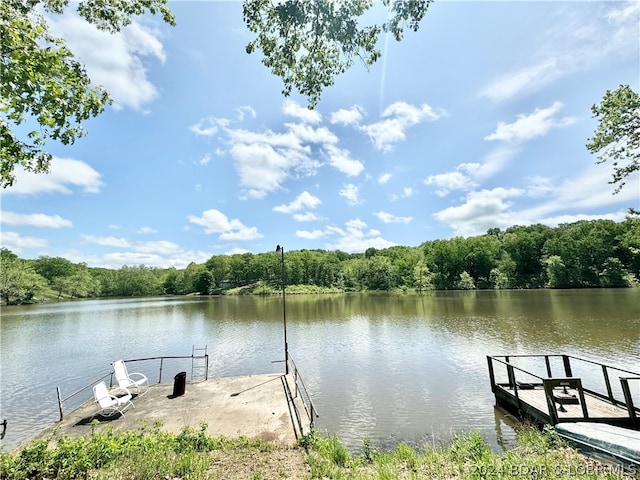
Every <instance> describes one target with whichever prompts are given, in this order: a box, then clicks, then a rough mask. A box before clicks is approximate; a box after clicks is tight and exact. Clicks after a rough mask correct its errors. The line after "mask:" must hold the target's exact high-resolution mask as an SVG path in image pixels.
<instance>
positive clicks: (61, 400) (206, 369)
mask: <svg viewBox="0 0 640 480" xmlns="http://www.w3.org/2000/svg"><path fill="white" fill-rule="evenodd" d="M197 358H203V359H204V361H205V367H204V372H205V373H204V379H205V380H207V379H208V378H209V355H207V354H205V355H173V356H162V357H147V358H134V359H130V360H124V362H125V364H127V363H134V362H148V361H153V360H159V361H160V366H159V373H158V382H157V383H162V371H163V368H164V361H165V360H171V359H192V360H193V359H197ZM107 377H109V387H112V386H113V370H111V371H110V372H109V373H106V374H104V375H102V376H101V377H99V378H97V379H95V380H93V381H91V382H90V383H88V384H87V385H85V386H83V387H81V388H79V389H78V390H76V391H74V392H73V393H70V394H69V395H67V396H66V397H64V398H63V397H62V393H61V390H60V387H56V396H57V399H58V411H59V412H60V420H59V421H62V419H63V418H64V408H63V406H64V403H65V402H67V401H69V400H71V399H72V398H75V397H76V396H78V395H79V394H81V393H82V392H85V391H86V390H88V389H92V388H93V386H94V385H95V384H97V383H99V382H102V381H105V379H106V378H107Z"/></svg>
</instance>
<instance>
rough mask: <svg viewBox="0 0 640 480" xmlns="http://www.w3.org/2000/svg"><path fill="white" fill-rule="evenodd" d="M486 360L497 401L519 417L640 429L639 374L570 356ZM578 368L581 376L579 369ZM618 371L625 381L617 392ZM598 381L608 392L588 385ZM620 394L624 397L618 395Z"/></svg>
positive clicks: (501, 357) (620, 384) (514, 357)
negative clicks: (613, 378)
mask: <svg viewBox="0 0 640 480" xmlns="http://www.w3.org/2000/svg"><path fill="white" fill-rule="evenodd" d="M487 363H488V366H489V377H490V380H491V391H492V392H493V394H494V395H495V398H496V404H497V405H499V406H501V407H503V408H505V409H507V410H509V411H511V412H513V413H515V414H517V415H518V416H520V418H524V417H526V418H528V419H531V420H533V421H534V422H536V423H538V424H542V425H544V424H551V425H556V424H558V423H562V422H585V421H586V422H594V423H608V424H611V425H616V426H619V427H625V428H631V429H636V430H639V429H640V410H639V409H638V408H637V407H635V406H634V396H635V400H636V402H637V403H639V404H640V389H639V388H638V385H640V374H638V373H635V372H631V371H628V370H622V369H620V368H616V367H613V366H610V365H605V364H602V363H598V362H594V361H591V360H585V359H582V358H578V357H573V356H570V355H503V356H487ZM552 367H554V368H555V369H556V370H558V371H559V372H558V373H559V374H556V375H554V372H552ZM578 370H580V372H581V375H575V374H574V371H576V372H577V371H578ZM560 372H561V373H560ZM583 373H584V375H582V374H583ZM614 374H615V375H617V376H618V378H619V381H620V383H619V388H617V389H616V390H615V393H614V387H616V385H612V383H611V377H612V376H613V375H614ZM498 377H499V378H498ZM634 382H635V383H634ZM597 383H599V384H600V385H603V386H604V389H602V390H606V391H597V390H595V389H594V388H587V387H586V386H585V384H586V385H594V384H597ZM630 384H631V385H632V386H633V388H631V387H630ZM620 393H622V396H623V398H622V399H621V398H616V394H617V395H618V396H620Z"/></svg>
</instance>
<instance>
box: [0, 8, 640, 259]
mask: <svg viewBox="0 0 640 480" xmlns="http://www.w3.org/2000/svg"><path fill="white" fill-rule="evenodd" d="M170 5H171V8H172V10H173V11H174V13H175V16H176V20H177V23H178V24H177V26H176V27H174V28H172V27H169V26H167V25H165V24H163V23H162V22H161V20H160V19H159V18H158V19H156V18H143V19H139V20H138V21H136V22H135V23H134V24H133V25H131V26H130V27H128V28H127V29H125V30H124V31H123V32H121V33H120V34H118V35H108V34H105V33H101V32H98V31H96V30H95V29H94V28H93V27H91V26H89V25H87V24H86V23H83V22H82V21H80V20H78V18H77V17H75V16H74V15H71V14H69V15H65V16H63V17H57V18H54V19H51V25H52V29H53V31H54V32H55V33H57V34H58V35H60V36H64V37H65V38H66V39H67V40H68V43H69V45H70V47H71V48H72V49H73V50H74V51H75V52H76V54H77V55H78V56H79V57H80V58H81V60H82V61H83V63H84V64H85V66H86V69H87V71H88V73H89V74H90V76H91V77H92V79H93V81H94V82H95V83H96V84H101V85H104V86H105V87H106V88H107V89H108V90H109V91H110V93H111V95H112V97H113V99H114V104H113V106H112V107H109V108H107V110H106V111H105V113H104V114H103V115H101V116H100V117H98V118H96V119H93V120H91V121H90V122H88V123H87V124H86V128H87V129H88V130H89V134H88V135H87V136H86V137H84V138H82V139H80V140H78V141H77V142H76V143H75V144H74V145H72V146H63V145H59V144H56V143H53V142H51V143H49V144H48V148H49V151H50V152H51V153H52V154H53V155H54V161H53V165H52V170H51V173H50V174H49V175H37V176H36V175H32V174H26V173H25V172H22V171H19V172H18V175H17V182H16V184H15V185H14V186H13V187H10V188H7V189H5V190H4V191H2V198H1V200H2V206H1V208H2V216H1V220H2V224H1V228H2V236H1V244H2V246H3V247H6V248H9V249H10V250H12V251H13V252H14V253H16V254H18V255H19V256H20V257H22V258H37V257H39V256H43V255H46V256H61V257H65V258H67V259H69V260H71V261H73V262H85V263H86V264H87V265H89V266H92V267H98V266H101V267H112V268H120V267H121V266H123V265H140V264H144V265H147V266H159V267H170V266H175V267H178V268H183V267H185V266H186V265H187V264H188V263H190V262H192V261H194V262H197V263H202V262H204V261H206V260H207V259H208V258H210V257H211V256H212V255H220V254H233V253H243V252H252V253H263V252H268V251H273V250H275V246H276V244H280V245H284V247H285V250H287V251H289V250H298V249H316V248H319V249H327V250H336V249H339V250H343V251H346V252H362V251H364V250H366V249H367V248H369V247H374V248H378V249H383V248H387V247H390V246H393V245H405V246H417V245H419V244H421V243H422V242H424V241H427V240H434V239H445V238H451V237H454V236H465V237H466V236H471V235H479V234H483V233H485V232H486V231H487V230H488V229H489V228H493V227H499V228H502V229H505V228H507V227H509V226H512V225H529V224H536V223H543V224H546V225H550V226H555V225H558V224H559V223H566V222H573V221H577V220H581V219H587V220H588V219H595V218H608V219H613V220H616V221H621V220H623V219H624V216H625V213H626V211H627V208H628V207H636V208H637V207H639V206H640V205H639V203H640V200H639V199H640V184H639V180H638V175H637V174H636V175H635V176H634V177H632V178H630V179H629V180H628V182H627V185H626V186H625V187H624V188H623V190H622V191H621V193H619V194H617V195H613V190H614V187H613V186H612V185H610V184H608V181H609V180H610V178H611V170H610V166H609V165H607V164H602V165H596V163H595V161H596V158H595V157H594V156H593V155H592V154H590V153H589V152H588V151H587V149H586V148H585V144H586V142H587V141H588V139H589V138H590V137H591V136H592V134H593V132H594V129H595V126H596V122H595V120H594V119H593V118H592V115H591V110H590V107H591V105H593V104H594V103H599V102H600V100H601V99H602V96H603V95H604V93H605V91H606V90H607V89H610V90H612V89H615V88H617V87H618V86H619V85H620V84H629V85H631V87H632V88H633V89H634V90H636V91H638V87H639V83H640V79H639V76H640V73H639V72H640V31H639V28H640V27H639V24H640V3H638V2H636V1H632V2H613V1H604V2H597V1H591V2H576V1H570V2H516V1H513V2H498V1H496V2H484V1H475V2H458V1H440V2H436V3H434V4H433V5H432V6H431V7H430V9H429V11H428V13H427V15H426V16H425V19H424V20H423V22H422V24H421V27H420V30H419V31H418V32H417V33H413V32H406V34H405V38H404V40H403V41H402V42H400V43H398V42H396V41H395V40H393V39H392V38H385V37H382V39H381V43H380V48H381V50H382V53H383V55H382V58H381V59H380V60H379V61H378V63H377V64H375V65H374V66H372V67H371V68H370V69H369V70H367V69H366V68H365V67H364V66H363V65H361V64H357V63H356V64H354V66H353V68H352V69H351V70H349V71H348V72H347V73H346V74H344V75H342V76H340V77H338V78H337V80H336V83H335V85H334V86H333V87H330V88H329V89H327V90H326V91H325V93H324V95H323V97H322V99H321V101H320V102H319V103H318V105H317V108H316V109H315V110H313V111H310V110H307V109H306V108H305V107H306V101H305V99H304V98H302V97H300V96H298V95H295V94H294V95H292V96H291V97H290V98H287V99H285V98H284V97H283V96H282V95H281V89H282V82H281V80H280V79H279V78H277V77H275V76H273V75H272V74H271V73H270V72H269V70H267V68H266V67H264V66H263V65H262V64H261V63H260V61H261V58H262V57H261V56H260V53H259V52H258V53H254V54H251V55H248V54H246V53H245V46H246V44H247V43H248V42H249V41H251V40H252V39H253V36H252V35H251V33H250V32H249V31H248V30H247V29H246V27H245V26H244V23H243V21H242V4H241V3H240V2H239V1H234V2H232V1H228V2H213V1H210V2H206V1H201V2H186V1H185V2H182V1H181V2H173V3H171V4H170Z"/></svg>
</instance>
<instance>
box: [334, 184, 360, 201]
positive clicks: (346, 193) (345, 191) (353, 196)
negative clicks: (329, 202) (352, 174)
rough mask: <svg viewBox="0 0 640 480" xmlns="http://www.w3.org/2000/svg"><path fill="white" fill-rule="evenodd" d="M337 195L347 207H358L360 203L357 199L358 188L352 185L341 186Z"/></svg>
mask: <svg viewBox="0 0 640 480" xmlns="http://www.w3.org/2000/svg"><path fill="white" fill-rule="evenodd" d="M339 194H340V196H342V197H344V198H345V199H346V200H347V203H348V204H349V205H358V204H359V203H361V201H360V199H359V198H358V195H359V191H358V187H357V186H356V185H354V184H352V183H349V184H347V185H345V186H343V187H342V190H340V192H339Z"/></svg>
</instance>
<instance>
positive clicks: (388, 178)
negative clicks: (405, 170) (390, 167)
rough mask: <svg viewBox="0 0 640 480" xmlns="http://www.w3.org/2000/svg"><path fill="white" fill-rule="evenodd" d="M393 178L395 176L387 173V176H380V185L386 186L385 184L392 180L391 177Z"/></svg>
mask: <svg viewBox="0 0 640 480" xmlns="http://www.w3.org/2000/svg"><path fill="white" fill-rule="evenodd" d="M392 176H393V175H391V174H390V173H385V174H383V175H380V176H379V177H378V183H379V184H380V185H384V184H385V183H387V182H388V181H389V180H391V177H392Z"/></svg>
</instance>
